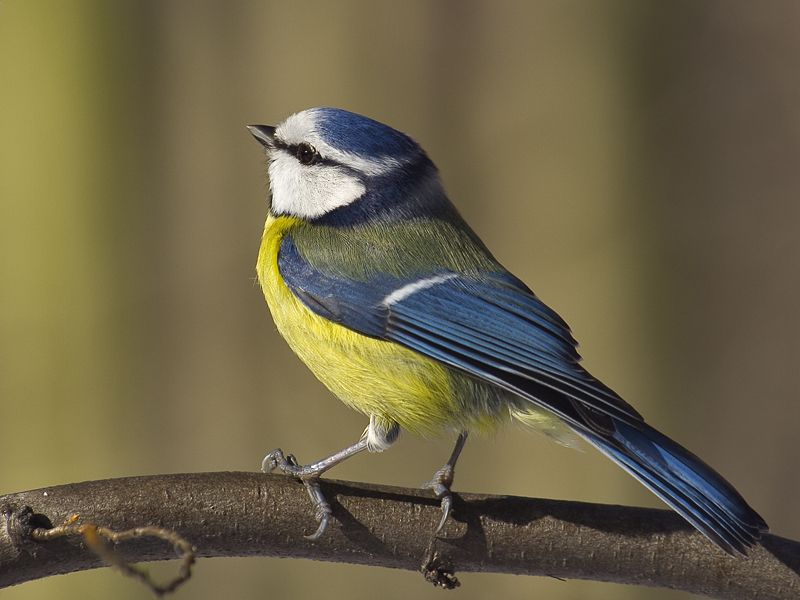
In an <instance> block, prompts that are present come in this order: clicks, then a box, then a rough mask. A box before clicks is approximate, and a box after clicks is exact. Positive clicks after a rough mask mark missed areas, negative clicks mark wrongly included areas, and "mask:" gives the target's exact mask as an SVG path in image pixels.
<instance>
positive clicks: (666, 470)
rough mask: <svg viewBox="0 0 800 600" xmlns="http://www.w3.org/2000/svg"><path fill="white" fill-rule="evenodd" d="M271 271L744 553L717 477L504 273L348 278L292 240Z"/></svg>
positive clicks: (732, 496) (741, 523)
mask: <svg viewBox="0 0 800 600" xmlns="http://www.w3.org/2000/svg"><path fill="white" fill-rule="evenodd" d="M279 268H280V271H281V274H282V275H283V277H284V280H285V281H286V284H287V285H288V286H289V288H290V289H291V290H292V291H293V292H294V293H295V294H296V295H297V296H298V297H299V298H300V299H301V300H302V301H303V302H304V303H305V304H306V305H307V306H308V307H309V308H310V309H311V310H313V311H314V312H316V313H317V314H319V315H321V316H323V317H325V318H327V319H329V320H332V321H335V322H337V323H340V324H342V325H344V326H345V327H348V328H350V329H352V330H354V331H358V332H360V333H362V334H364V335H368V336H371V337H375V338H379V339H384V340H390V341H393V342H396V343H398V344H402V345H403V346H406V347H408V348H411V349H412V350H415V351H417V352H420V353H421V354H424V355H426V356H429V357H431V358H434V359H436V360H439V361H441V362H442V363H444V364H447V365H449V366H451V367H453V368H455V369H458V370H461V371H464V372H466V373H468V374H469V375H471V376H473V377H477V378H479V379H482V380H484V381H488V382H491V383H493V384H495V385H497V386H499V387H501V388H504V389H506V390H508V391H510V392H512V393H515V394H517V395H519V396H521V397H523V398H526V399H528V400H529V401H531V402H533V403H534V404H536V405H538V406H539V407H542V408H544V409H546V410H549V411H551V412H553V413H555V414H557V415H558V416H559V417H561V418H562V419H564V421H566V422H567V423H568V424H569V425H570V426H571V427H572V428H573V429H575V431H576V432H577V433H579V434H580V435H582V436H583V437H584V438H585V439H587V440H588V441H589V442H590V443H592V444H593V445H594V446H595V447H597V448H598V449H599V450H600V451H601V452H603V453H604V454H606V455H607V456H609V457H610V458H611V459H612V460H614V461H615V462H617V463H618V464H619V465H620V466H621V467H622V468H624V469H625V470H626V471H628V472H629V473H631V474H632V475H633V476H634V477H636V478H637V479H638V480H639V481H640V482H642V483H643V484H644V485H645V486H647V487H648V488H649V489H650V490H651V491H653V492H654V493H655V494H656V495H657V496H659V497H660V498H661V499H662V500H664V501H665V502H666V503H667V504H668V505H670V506H671V507H673V508H674V509H675V510H676V511H677V512H678V513H680V514H681V515H682V516H683V517H684V518H686V519H687V520H688V521H689V522H690V523H692V524H693V525H694V526H695V527H697V528H698V529H699V530H700V531H701V532H703V533H704V534H705V535H706V536H708V537H709V538H710V539H711V540H713V541H714V542H716V543H717V544H718V545H720V546H721V547H722V548H723V549H725V550H726V551H728V552H735V551H738V552H745V551H746V549H747V547H749V546H751V545H752V544H753V543H755V540H757V539H758V537H759V532H760V531H761V530H763V529H765V528H766V524H765V523H764V521H763V520H762V519H761V518H760V517H759V516H758V515H757V514H756V513H755V512H754V511H753V510H752V509H751V508H750V507H749V506H748V505H747V504H746V502H745V501H744V500H743V499H742V497H741V496H740V495H739V494H738V493H737V492H736V490H735V489H734V488H733V487H732V486H731V485H730V484H729V483H727V482H726V481H725V480H724V479H723V478H722V477H721V476H720V475H718V474H717V473H716V472H714V471H713V470H712V469H711V468H710V467H708V466H707V465H706V464H705V463H703V462H702V461H701V460H700V459H698V458H697V457H696V456H694V455H693V454H691V453H690V452H688V451H687V450H685V449H684V448H682V447H681V446H680V445H678V444H677V443H675V442H673V441H672V440H670V439H669V438H667V437H666V436H664V435H662V434H660V433H659V432H657V431H656V430H655V429H653V428H652V427H650V426H649V425H647V424H645V423H644V421H643V420H642V417H641V416H640V415H639V414H638V413H637V412H636V411H635V410H634V409H633V408H632V407H631V406H630V405H628V404H627V403H626V402H624V401H623V400H622V399H621V398H620V397H619V396H618V395H617V394H616V393H614V392H613V391H612V390H611V389H610V388H608V387H606V386H605V385H603V384H602V383H601V382H599V381H598V380H596V379H595V378H594V377H592V376H591V375H590V374H589V373H588V372H587V371H586V370H585V369H583V367H581V366H580V364H579V361H580V356H579V355H578V352H577V349H576V345H577V344H576V342H575V340H574V339H573V337H572V335H571V333H570V331H569V328H568V327H567V325H566V323H565V322H564V321H563V320H562V319H561V318H560V317H559V316H558V315H557V314H556V313H555V312H554V311H552V310H551V309H550V308H548V307H547V306H546V305H545V304H544V303H542V302H541V301H540V300H539V299H538V298H537V297H536V296H535V295H534V294H533V293H532V292H531V291H530V290H528V289H527V288H526V287H525V286H524V284H522V283H521V282H520V281H519V280H517V279H516V278H515V277H513V276H512V275H510V274H509V273H507V272H495V273H479V274H473V275H466V274H458V273H453V272H447V271H440V272H432V273H426V274H424V275H422V276H419V277H415V278H413V279H403V278H399V277H393V276H389V275H384V276H377V277H372V278H370V280H369V282H365V281H355V280H352V279H348V278H344V277H341V276H336V275H332V274H330V273H326V272H324V271H322V270H320V269H316V268H314V267H313V266H312V265H310V264H308V262H306V261H305V260H304V259H303V257H302V255H301V254H300V252H299V251H298V250H297V248H296V247H295V245H294V243H293V242H292V240H291V237H287V238H285V240H284V242H283V245H282V247H281V252H280V255H279Z"/></svg>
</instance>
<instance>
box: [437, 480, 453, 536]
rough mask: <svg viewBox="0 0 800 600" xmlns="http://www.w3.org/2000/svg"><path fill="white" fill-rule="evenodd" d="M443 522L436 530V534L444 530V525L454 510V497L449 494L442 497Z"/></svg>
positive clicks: (440, 522)
mask: <svg viewBox="0 0 800 600" xmlns="http://www.w3.org/2000/svg"><path fill="white" fill-rule="evenodd" d="M441 498H442V520H441V521H439V526H438V527H437V528H436V531H434V533H439V532H441V531H442V529H444V524H445V523H447V519H448V518H449V517H450V510H452V508H453V495H452V494H451V493H450V492H449V490H448V492H447V494H445V495H443V496H442V497H441Z"/></svg>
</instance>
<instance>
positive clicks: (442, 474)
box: [424, 465, 453, 534]
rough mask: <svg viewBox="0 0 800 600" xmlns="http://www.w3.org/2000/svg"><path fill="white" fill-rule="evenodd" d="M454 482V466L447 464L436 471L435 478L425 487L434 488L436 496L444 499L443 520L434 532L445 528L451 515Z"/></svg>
mask: <svg viewBox="0 0 800 600" xmlns="http://www.w3.org/2000/svg"><path fill="white" fill-rule="evenodd" d="M452 483H453V467H452V466H450V465H445V466H443V467H442V468H441V469H439V470H438V471H436V473H434V474H433V479H431V480H430V481H429V482H428V483H426V484H425V486H424V487H425V489H429V490H433V493H434V494H436V497H437V498H439V499H440V500H441V501H442V504H441V506H442V520H441V521H439V526H438V527H437V528H436V531H435V532H434V534H436V533H439V532H440V531H441V530H442V529H444V525H445V523H447V519H448V518H449V517H450V511H451V510H452V509H453V494H452V493H450V486H451V485H452Z"/></svg>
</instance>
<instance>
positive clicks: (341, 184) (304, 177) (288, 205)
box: [269, 151, 366, 219]
mask: <svg viewBox="0 0 800 600" xmlns="http://www.w3.org/2000/svg"><path fill="white" fill-rule="evenodd" d="M269 185H270V189H271V190H272V211H273V212H274V213H276V214H288V215H292V216H295V217H300V218H301V219H313V218H316V217H321V216H322V215H324V214H325V213H328V212H330V211H332V210H333V209H335V208H339V207H340V206H347V205H348V204H351V203H352V202H355V201H356V200H358V199H359V198H360V197H361V196H362V195H364V192H365V191H366V190H365V188H364V184H363V183H361V181H359V180H358V179H357V178H356V177H353V176H352V175H350V174H349V173H347V172H345V171H344V169H341V168H339V167H336V166H331V165H301V164H300V163H299V162H297V160H296V159H295V158H294V157H292V156H289V155H288V154H286V153H285V152H281V151H277V152H275V154H274V155H273V156H272V160H271V161H270V165H269Z"/></svg>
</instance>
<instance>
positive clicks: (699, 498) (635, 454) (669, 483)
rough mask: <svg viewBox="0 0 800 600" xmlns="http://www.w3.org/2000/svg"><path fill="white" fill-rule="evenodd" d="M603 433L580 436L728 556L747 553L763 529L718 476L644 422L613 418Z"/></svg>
mask: <svg viewBox="0 0 800 600" xmlns="http://www.w3.org/2000/svg"><path fill="white" fill-rule="evenodd" d="M614 425H615V428H614V429H615V431H614V432H613V433H609V434H603V435H600V434H597V433H588V432H587V431H580V432H579V433H580V434H581V435H582V436H584V437H585V438H586V439H587V440H588V441H589V442H591V443H592V444H593V445H594V446H596V447H597V448H598V449H599V450H600V451H601V452H603V453H604V454H606V455H607V456H609V457H610V458H611V459H612V460H614V461H615V462H616V463H618V464H619V465H620V466H621V467H622V468H623V469H625V470H626V471H628V472H629V473H630V474H631V475H633V476H634V477H635V478H636V479H638V480H639V481H640V482H641V483H643V484H644V485H645V486H647V488H649V489H650V490H651V491H652V492H653V493H654V494H656V496H658V497H659V498H661V499H662V500H663V501H664V502H666V503H667V504H668V505H669V506H671V507H672V508H673V509H674V510H675V511H676V512H678V513H679V514H680V515H681V516H682V517H683V518H684V519H686V520H687V521H689V523H691V524H692V525H694V526H695V527H696V528H697V529H698V530H699V531H701V532H702V533H703V534H704V535H705V536H706V537H708V538H709V539H710V540H711V541H713V542H714V543H716V544H717V545H718V546H720V547H721V548H722V549H723V550H725V551H726V552H728V553H729V554H737V553H739V554H747V550H748V548H750V547H751V546H753V545H754V544H755V543H756V542H757V541H758V539H759V538H760V537H761V532H762V531H766V530H767V524H766V523H765V522H764V519H762V518H761V517H760V516H759V515H758V513H756V512H755V511H754V510H753V509H752V508H750V507H749V506H748V505H747V502H745V501H744V499H743V498H742V497H741V496H740V495H739V493H738V492H737V491H736V490H735V489H733V486H732V485H731V484H729V483H728V482H727V481H725V480H724V479H723V478H722V476H721V475H719V474H718V473H717V472H716V471H714V470H713V469H712V468H711V467H709V466H708V465H707V464H705V463H704V462H703V461H701V460H700V459H699V458H697V457H696V456H695V455H694V454H692V453H691V452H689V451H688V450H686V449H685V448H683V447H681V446H680V445H678V444H677V443H676V442H673V441H672V440H671V439H669V438H668V437H666V436H665V435H663V434H661V433H659V432H658V431H656V430H655V429H653V428H652V427H650V426H649V425H646V424H645V423H641V424H638V425H637V426H633V425H630V424H627V423H623V422H620V421H617V420H616V419H614Z"/></svg>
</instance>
